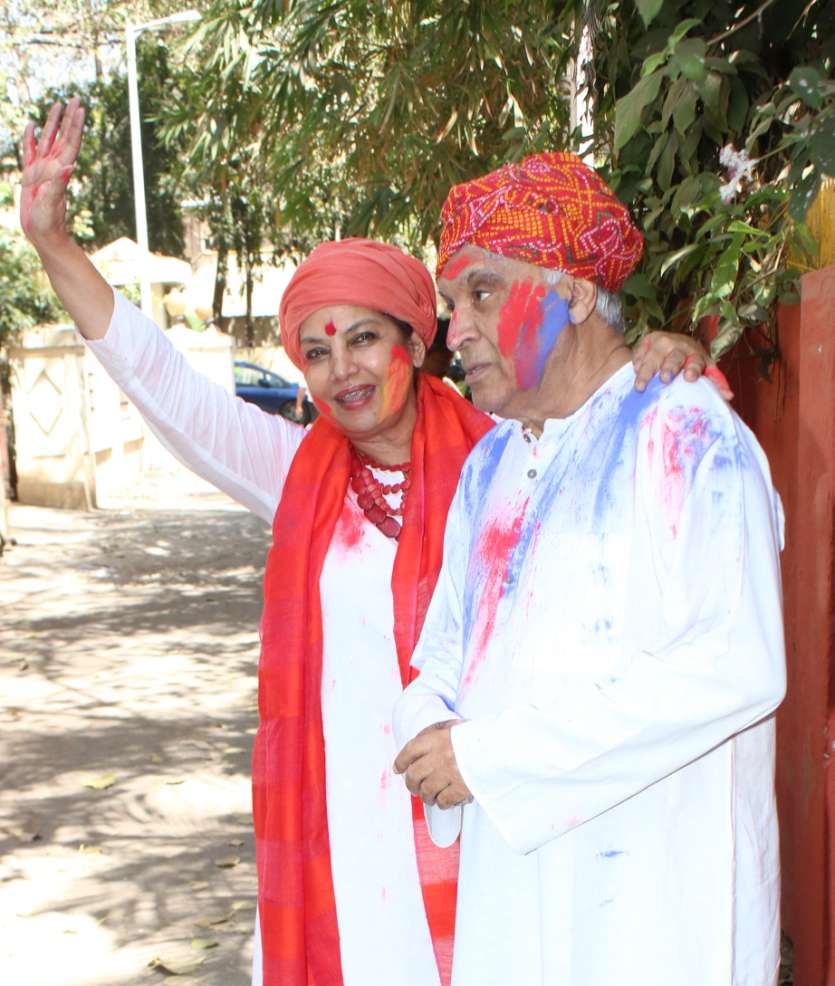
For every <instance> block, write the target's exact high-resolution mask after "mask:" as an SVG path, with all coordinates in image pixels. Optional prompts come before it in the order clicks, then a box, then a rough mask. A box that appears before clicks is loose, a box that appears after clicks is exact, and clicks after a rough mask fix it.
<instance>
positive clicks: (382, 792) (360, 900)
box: [89, 293, 439, 986]
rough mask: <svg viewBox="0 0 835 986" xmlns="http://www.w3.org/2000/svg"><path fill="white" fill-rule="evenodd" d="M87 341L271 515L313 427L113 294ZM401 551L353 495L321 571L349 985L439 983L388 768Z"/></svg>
mask: <svg viewBox="0 0 835 986" xmlns="http://www.w3.org/2000/svg"><path fill="white" fill-rule="evenodd" d="M89 346H90V349H91V350H92V352H93V353H94V354H95V355H96V356H97V357H98V359H99V360H100V361H101V363H102V364H103V366H104V367H105V369H106V370H107V371H108V372H109V373H110V375H111V376H112V377H113V378H114V380H115V381H116V382H117V383H118V385H119V386H120V387H121V388H122V390H124V392H125V393H126V394H127V396H128V397H129V398H130V399H131V401H133V403H134V404H135V405H136V406H137V407H138V408H139V410H140V411H141V413H142V414H143V416H144V417H145V419H146V420H147V421H148V423H149V425H150V426H151V428H152V429H153V431H154V433H155V434H156V435H157V436H158V437H159V438H160V440H161V441H162V442H163V444H164V445H165V446H166V447H167V448H168V449H169V450H170V451H171V452H172V453H173V454H174V455H175V456H176V457H177V458H178V459H180V461H182V462H183V463H184V464H185V465H186V466H188V467H189V468H190V469H192V470H193V471H194V472H196V473H197V474H198V475H200V476H202V477H203V478H205V479H207V480H209V482H211V483H214V485H216V486H217V487H218V488H219V489H221V490H223V491H224V492H225V493H228V494H229V495H230V496H231V497H233V498H234V499H236V500H238V501H239V502H240V503H242V504H243V505H244V506H245V507H247V508H248V509H250V510H252V511H253V512H254V513H255V514H257V515H258V516H259V517H261V518H262V519H263V520H265V521H267V522H268V523H270V522H272V519H273V515H274V513H275V509H276V506H277V504H278V501H279V499H280V497H281V492H282V489H283V486H284V481H285V479H286V477H287V473H288V471H289V469H290V464H291V462H292V459H293V456H294V455H295V453H296V450H297V449H298V447H299V445H300V444H301V442H302V440H303V438H304V434H305V433H304V429H302V428H301V427H299V426H298V425H294V424H292V423H290V422H288V421H286V420H284V419H283V418H281V417H278V416H277V415H270V414H266V413H264V412H263V411H261V410H260V409H259V408H257V407H255V406H254V405H253V404H248V403H245V402H244V401H242V400H239V399H238V398H235V397H232V396H230V395H229V394H228V393H226V392H225V391H224V390H223V388H222V387H220V386H218V385H216V384H214V383H212V382H210V381H209V380H207V379H206V378H205V377H203V376H201V375H200V374H198V373H196V372H195V371H194V370H193V369H192V368H191V366H190V365H189V363H188V362H187V361H186V360H185V359H184V357H183V356H182V354H181V353H179V352H178V351H177V350H176V349H174V347H173V346H171V344H170V343H169V341H168V340H167V339H166V337H165V336H164V335H163V333H161V332H160V331H159V329H158V328H157V327H156V326H155V325H154V324H153V323H152V322H150V321H148V320H147V319H146V318H145V317H144V316H143V315H142V313H141V312H140V311H138V309H136V308H135V307H134V306H133V305H131V304H130V303H129V302H127V301H126V300H125V299H124V298H123V297H122V296H121V295H119V294H118V293H117V294H116V307H115V310H114V314H113V319H112V321H111V324H110V327H109V328H108V331H107V334H106V336H105V337H104V338H103V339H101V340H99V341H93V342H90V343H89ZM388 475H389V481H390V476H391V474H388ZM264 548H266V545H264ZM253 550H255V551H256V552H259V551H260V550H261V549H260V548H258V547H257V546H256V547H255V548H254V549H253ZM394 555H395V542H394V541H392V540H391V539H389V538H387V537H385V536H384V535H383V534H381V533H380V531H378V530H377V528H376V527H374V526H373V525H372V524H371V523H369V522H368V521H367V520H366V518H365V516H364V514H363V513H362V511H361V510H360V509H359V507H358V506H357V505H356V502H355V499H354V497H353V494H352V493H351V492H350V491H349V494H348V496H347V497H346V500H345V506H344V508H343V512H342V515H341V517H340V519H339V522H338V525H337V529H336V532H335V534H334V538H333V541H332V543H331V547H330V550H329V552H328V554H327V556H326V559H325V564H324V568H323V571H322V576H321V579H320V592H321V600H322V618H323V628H322V629H323V655H322V658H323V674H322V716H323V726H324V738H325V751H326V760H325V765H326V786H327V810H328V830H329V834H330V843H331V866H332V871H333V883H334V894H335V898H336V913H337V923H338V927H339V934H340V947H341V954H342V967H343V974H344V982H345V986H438V984H439V977H438V972H437V966H436V964H435V957H434V953H433V950H432V942H431V938H430V935H429V928H428V925H427V922H426V914H425V910H424V907H423V898H422V894H421V889H420V882H419V877H418V869H417V860H416V857H415V847H414V836H413V827H412V816H411V799H410V797H409V795H408V793H407V792H406V790H405V788H404V786H403V784H402V783H401V782H400V781H399V780H397V781H396V782H395V779H394V778H393V776H392V770H391V767H392V763H393V761H394V758H395V755H396V753H397V750H396V748H395V744H394V738H393V736H392V729H391V710H392V707H393V706H394V703H395V701H396V699H397V698H398V697H399V695H400V694H401V684H400V675H399V671H398V666H397V653H396V649H395V645H394V626H393V620H394V618H393V607H392V595H391V585H390V583H391V572H392V566H393V564H394ZM256 951H257V942H256ZM256 964H257V963H256ZM253 981H254V982H255V983H258V982H260V973H259V970H256V971H255V973H254V976H253Z"/></svg>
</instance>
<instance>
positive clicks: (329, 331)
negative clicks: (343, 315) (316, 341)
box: [325, 322, 336, 336]
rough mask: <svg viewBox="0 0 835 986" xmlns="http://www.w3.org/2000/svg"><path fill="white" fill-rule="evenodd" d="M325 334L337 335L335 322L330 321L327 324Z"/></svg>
mask: <svg viewBox="0 0 835 986" xmlns="http://www.w3.org/2000/svg"><path fill="white" fill-rule="evenodd" d="M325 335H328V336H335V335H336V326H335V325H334V324H333V322H328V324H327V325H326V326H325Z"/></svg>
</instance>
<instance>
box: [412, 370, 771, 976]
mask: <svg viewBox="0 0 835 986" xmlns="http://www.w3.org/2000/svg"><path fill="white" fill-rule="evenodd" d="M633 383H634V373H633V371H632V368H631V366H624V367H623V368H622V369H620V370H619V371H618V372H617V373H615V374H614V375H613V376H612V377H611V378H610V379H609V380H608V381H607V383H606V384H605V385H604V386H603V387H602V388H601V389H600V390H598V391H597V392H596V393H595V394H594V395H592V397H591V398H590V399H589V400H588V401H587V402H586V403H585V404H584V405H583V406H582V407H581V408H580V409H579V410H577V411H576V412H575V413H574V414H572V415H571V416H570V417H568V418H565V419H560V420H549V421H547V422H546V424H545V430H544V433H543V435H542V436H541V438H539V439H538V440H537V439H536V438H534V437H533V436H532V435H531V434H530V433H528V432H526V431H525V430H524V429H523V428H522V426H521V425H520V424H519V423H518V422H505V423H503V424H500V425H499V426H498V427H497V428H495V429H494V430H493V431H492V432H490V433H489V434H488V435H486V436H485V437H484V438H483V439H482V441H481V442H480V443H479V445H478V446H477V447H476V448H475V449H474V450H473V452H472V454H471V455H470V458H469V459H468V461H467V463H466V465H465V467H464V472H463V473H462V477H461V482H460V484H459V487H458V491H457V494H456V498H455V501H454V502H453V506H452V509H451V512H450V515H449V519H448V522H447V532H446V542H445V557H444V566H443V569H442V572H441V578H440V581H439V584H438V588H437V590H436V593H435V597H434V599H433V602H432V605H431V607H430V610H429V614H428V616H427V621H426V624H425V626H424V631H423V634H422V637H421V640H420V643H419V644H418V648H417V650H416V652H415V656H414V659H413V662H414V663H415V664H416V665H417V666H419V667H421V668H422V672H421V675H420V677H419V678H418V679H417V681H415V682H414V683H413V684H412V685H410V686H409V688H408V689H407V690H406V692H405V693H404V695H403V697H402V698H401V699H400V701H399V703H398V707H397V711H396V714H395V732H396V734H397V738H398V741H399V742H405V741H406V740H408V739H410V738H411V737H412V736H413V735H414V734H415V733H416V732H418V731H419V730H420V729H421V728H423V727H424V726H426V725H428V724H429V723H431V722H436V721H439V720H442V719H449V718H450V710H453V712H454V713H455V714H457V715H458V716H460V717H461V718H463V719H464V720H467V721H466V722H463V723H462V724H460V725H458V726H455V727H454V728H453V730H452V733H451V736H452V744H453V748H454V751H455V755H456V759H457V761H458V766H459V768H460V770H461V773H462V775H463V777H464V780H465V781H466V783H467V784H468V786H469V787H470V789H471V791H472V792H473V795H474V797H475V802H474V803H473V804H471V805H468V806H467V807H465V808H464V809H463V832H462V855H461V872H460V882H459V897H458V917H457V926H456V944H455V958H454V965H453V986H508V984H519V986H538V984H543V986H544V984H547V986H615V984H617V986H768V984H772V983H775V982H776V975H777V969H778V961H779V959H778V948H779V908H778V903H779V871H778V862H779V860H778V844H777V822H776V812H775V803H774V786H773V768H774V720H773V717H771V716H770V713H771V712H772V711H773V710H774V708H775V707H776V706H777V704H778V703H779V702H780V700H781V698H782V696H783V692H784V687H785V675H784V653H783V630H782V622H781V599H780V579H779V565H778V553H779V548H780V543H781V537H782V515H781V509H780V505H779V500H778V498H777V495H776V493H775V492H774V490H773V488H772V486H771V480H770V476H769V470H768V465H767V463H766V461H765V458H764V456H763V453H762V451H761V450H760V448H759V446H758V445H757V443H756V440H755V439H754V437H753V435H752V434H751V433H750V431H749V430H748V429H747V428H746V427H745V425H744V424H742V422H741V421H740V420H739V418H737V417H736V416H735V415H734V414H733V413H732V412H731V411H730V409H729V408H728V407H727V406H726V405H725V404H724V402H723V401H722V400H721V399H720V397H719V396H718V394H717V392H716V391H715V389H714V388H713V386H712V384H710V383H707V382H704V381H702V382H700V383H698V384H695V385H691V384H688V383H686V382H683V381H676V382H675V383H673V384H672V385H671V386H669V387H662V386H660V385H658V384H652V385H650V387H649V388H648V389H647V391H646V393H645V394H639V393H637V392H636V391H634V390H633ZM461 813H462V812H461V809H453V810H452V812H440V811H439V809H431V810H430V811H429V812H428V814H429V816H430V824H431V825H432V827H433V832H436V831H440V829H441V826H440V825H439V823H443V827H445V828H446V829H449V827H450V824H451V823H455V822H456V821H457V819H458V818H459V817H460V815H461ZM445 834H446V838H447V839H448V838H449V833H448V832H447V833H445Z"/></svg>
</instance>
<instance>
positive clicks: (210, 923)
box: [194, 910, 235, 928]
mask: <svg viewBox="0 0 835 986" xmlns="http://www.w3.org/2000/svg"><path fill="white" fill-rule="evenodd" d="M234 916H235V912H234V910H232V911H230V912H229V913H228V914H217V915H215V916H214V917H212V916H211V915H208V914H206V915H204V916H203V917H199V918H198V919H197V920H196V921H195V922H194V924H195V926H196V927H198V928H216V927H217V926H218V925H219V924H226V922H227V921H231V920H232V918H233V917H234Z"/></svg>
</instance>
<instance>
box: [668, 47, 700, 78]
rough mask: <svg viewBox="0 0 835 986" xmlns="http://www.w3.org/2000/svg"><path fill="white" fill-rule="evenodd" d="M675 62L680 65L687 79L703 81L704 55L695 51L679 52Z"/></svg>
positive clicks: (674, 59)
mask: <svg viewBox="0 0 835 986" xmlns="http://www.w3.org/2000/svg"><path fill="white" fill-rule="evenodd" d="M673 62H674V63H675V64H676V65H677V66H678V68H679V70H680V71H681V74H682V75H683V76H684V77H685V79H689V80H690V81H691V82H701V81H702V79H704V77H705V73H706V69H705V60H704V57H703V56H700V55H697V54H695V53H693V52H680V53H679V52H677V53H676V54H675V55H674V56H673Z"/></svg>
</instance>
